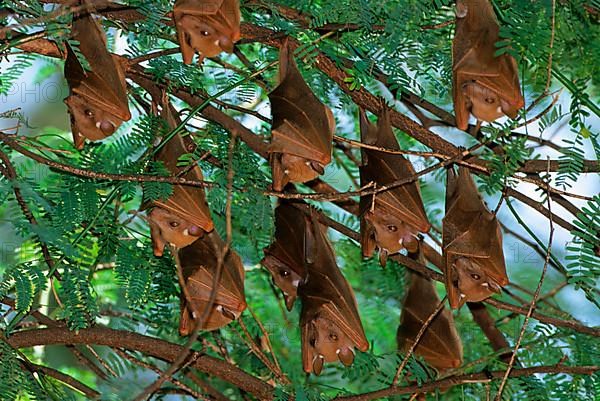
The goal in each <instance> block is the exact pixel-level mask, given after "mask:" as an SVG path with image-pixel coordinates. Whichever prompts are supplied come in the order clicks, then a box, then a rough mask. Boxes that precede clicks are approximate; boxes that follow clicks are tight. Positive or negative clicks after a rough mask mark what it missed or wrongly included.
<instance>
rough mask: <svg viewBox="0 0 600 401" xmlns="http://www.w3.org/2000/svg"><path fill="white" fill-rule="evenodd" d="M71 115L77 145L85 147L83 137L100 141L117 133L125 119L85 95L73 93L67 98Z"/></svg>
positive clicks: (66, 102) (66, 101) (79, 147)
mask: <svg viewBox="0 0 600 401" xmlns="http://www.w3.org/2000/svg"><path fill="white" fill-rule="evenodd" d="M65 104H66V105H67V107H68V108H69V112H70V115H71V130H72V132H73V137H74V138H75V146H76V147H77V148H78V149H81V148H82V147H83V138H87V139H89V140H90V141H99V140H101V139H104V138H106V137H109V136H111V135H112V134H114V133H115V131H116V130H117V128H119V126H120V125H121V124H122V123H123V120H121V119H120V118H118V117H116V116H115V115H113V114H111V113H109V112H108V111H106V110H104V109H103V108H101V107H99V106H97V105H95V104H93V103H92V102H90V101H89V100H87V99H85V98H84V97H83V96H81V95H78V94H76V93H72V94H71V95H69V96H68V97H67V98H66V99H65Z"/></svg>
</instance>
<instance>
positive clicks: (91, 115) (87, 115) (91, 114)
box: [84, 109, 94, 118]
mask: <svg viewBox="0 0 600 401" xmlns="http://www.w3.org/2000/svg"><path fill="white" fill-rule="evenodd" d="M84 113H85V116H86V117H87V118H92V117H94V112H93V111H91V110H90V109H85V111H84Z"/></svg>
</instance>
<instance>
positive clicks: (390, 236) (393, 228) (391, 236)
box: [365, 211, 418, 254]
mask: <svg viewBox="0 0 600 401" xmlns="http://www.w3.org/2000/svg"><path fill="white" fill-rule="evenodd" d="M365 219H366V220H367V221H368V222H369V223H370V224H371V225H372V226H373V229H374V231H375V241H376V243H377V245H378V246H379V251H380V252H386V253H388V254H393V253H396V252H399V251H400V250H402V249H405V248H406V249H408V251H409V252H414V251H416V249H417V246H418V245H417V244H418V242H417V234H418V231H417V230H415V229H414V228H413V227H410V226H409V225H407V224H405V223H404V222H403V221H402V220H400V219H399V218H398V217H397V216H394V215H392V214H389V213H385V212H384V211H382V212H379V213H373V212H367V213H365Z"/></svg>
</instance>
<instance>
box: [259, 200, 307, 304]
mask: <svg viewBox="0 0 600 401" xmlns="http://www.w3.org/2000/svg"><path fill="white" fill-rule="evenodd" d="M309 228H310V221H309V217H308V216H307V215H306V214H305V213H304V212H303V211H302V210H300V209H298V208H297V207H295V206H293V203H292V202H290V201H285V200H282V201H281V203H280V204H279V206H277V208H276V209H275V240H274V242H273V243H272V244H271V245H270V246H269V247H268V248H265V257H264V258H263V260H262V261H261V264H262V265H263V266H265V267H266V268H267V270H269V272H270V273H271V276H272V277H273V282H274V283H275V285H276V286H277V287H279V288H280V289H281V291H283V295H284V297H285V306H286V307H287V309H288V310H292V306H293V305H294V301H295V300H296V297H297V296H298V286H299V285H300V283H301V282H302V280H304V278H305V276H306V268H305V260H304V255H305V247H306V246H307V245H309V244H308V243H307V238H306V233H307V232H308V231H307V230H308V229H309Z"/></svg>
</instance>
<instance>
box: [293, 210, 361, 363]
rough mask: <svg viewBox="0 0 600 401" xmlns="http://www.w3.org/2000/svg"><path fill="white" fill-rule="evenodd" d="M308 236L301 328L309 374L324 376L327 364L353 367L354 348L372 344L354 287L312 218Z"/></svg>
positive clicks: (300, 292) (301, 293)
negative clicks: (324, 366) (362, 320)
mask: <svg viewBox="0 0 600 401" xmlns="http://www.w3.org/2000/svg"><path fill="white" fill-rule="evenodd" d="M306 228H307V232H306V234H305V238H306V239H305V255H304V256H305V257H304V260H305V262H306V273H307V274H306V279H305V280H304V281H303V282H301V283H300V285H299V287H298V296H299V297H300V299H301V300H302V311H301V314H300V326H301V337H302V365H303V368H304V371H305V372H308V373H310V372H314V373H315V374H316V375H319V374H321V371H322V369H323V364H324V363H325V362H334V361H337V360H340V361H341V362H342V363H343V364H344V365H346V366H349V365H350V364H352V362H353V360H354V348H355V347H356V348H358V349H359V350H361V351H363V352H364V351H366V350H367V349H368V348H369V343H368V341H367V339H366V337H365V333H364V330H363V327H362V323H361V321H360V317H359V315H358V310H357V305H356V299H355V298H354V292H353V291H352V288H351V287H350V284H348V282H347V281H346V279H345V278H344V276H343V275H342V272H341V271H340V269H339V268H338V266H337V264H336V260H335V254H334V252H333V248H332V247H331V244H330V243H329V240H328V239H327V236H326V233H325V227H323V226H322V225H321V224H320V223H319V222H318V221H317V220H316V218H315V217H314V216H311V219H310V224H308V225H307V227H306Z"/></svg>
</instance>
